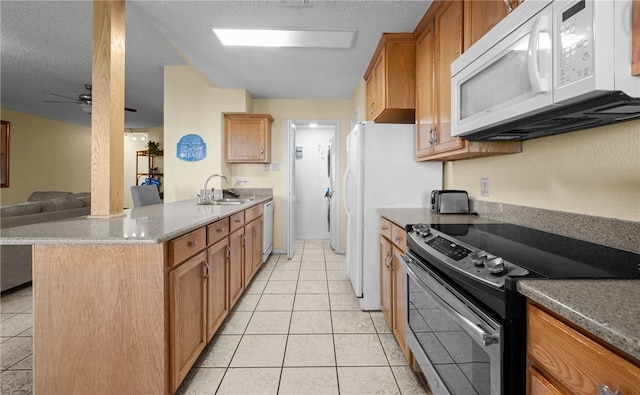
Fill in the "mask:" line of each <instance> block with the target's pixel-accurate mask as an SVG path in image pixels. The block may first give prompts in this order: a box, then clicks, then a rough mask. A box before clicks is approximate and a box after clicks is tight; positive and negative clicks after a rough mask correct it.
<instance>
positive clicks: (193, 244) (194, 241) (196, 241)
mask: <svg viewBox="0 0 640 395" xmlns="http://www.w3.org/2000/svg"><path fill="white" fill-rule="evenodd" d="M197 245H198V240H190V241H189V242H187V246H188V247H189V248H193V247H196V246H197Z"/></svg>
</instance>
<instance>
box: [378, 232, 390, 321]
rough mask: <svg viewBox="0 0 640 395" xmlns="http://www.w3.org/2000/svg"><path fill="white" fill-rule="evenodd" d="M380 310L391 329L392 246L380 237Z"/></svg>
mask: <svg viewBox="0 0 640 395" xmlns="http://www.w3.org/2000/svg"><path fill="white" fill-rule="evenodd" d="M379 240H380V242H379V244H380V310H382V314H383V315H384V318H385V320H386V321H387V324H389V328H393V315H392V308H393V307H392V300H391V287H392V285H391V265H392V263H393V256H392V253H393V246H392V245H391V242H390V241H389V240H387V239H386V238H384V237H382V236H380V238H379Z"/></svg>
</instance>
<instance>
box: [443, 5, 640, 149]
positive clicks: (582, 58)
mask: <svg viewBox="0 0 640 395" xmlns="http://www.w3.org/2000/svg"><path fill="white" fill-rule="evenodd" d="M635 6H636V7H640V5H638V4H636V5H635ZM632 7H633V4H632V0H571V1H567V0H525V1H524V2H523V3H521V4H520V5H519V6H518V7H517V8H516V9H515V10H513V12H511V13H510V14H509V15H508V16H506V17H505V18H504V19H503V20H502V21H500V23H498V24H497V25H496V26H495V27H494V28H493V29H491V30H490V31H489V32H487V34H485V36H483V37H482V38H481V39H480V40H478V41H477V42H476V43H475V44H474V45H473V46H472V47H471V48H469V50H468V51H466V52H465V53H463V54H462V55H461V56H460V57H459V58H458V59H456V60H455V61H454V62H453V63H452V64H451V129H452V133H451V134H452V135H453V136H461V137H464V138H465V139H468V140H475V141H482V140H494V141H495V140H498V141H499V140H528V139H532V138H537V137H543V136H548V135H552V134H558V133H564V132H569V131H573V130H580V129H588V128H592V127H596V126H602V125H606V124H611V123H615V122H621V121H626V120H631V119H635V118H640V76H633V75H632V71H631V67H632V65H631V62H632V60H631V57H632V38H633V34H632V31H633V26H632ZM636 40H640V37H636Z"/></svg>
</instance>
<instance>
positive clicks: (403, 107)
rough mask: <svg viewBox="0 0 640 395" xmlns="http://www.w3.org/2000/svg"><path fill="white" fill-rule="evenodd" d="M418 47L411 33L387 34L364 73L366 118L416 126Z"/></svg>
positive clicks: (379, 121)
mask: <svg viewBox="0 0 640 395" xmlns="http://www.w3.org/2000/svg"><path fill="white" fill-rule="evenodd" d="M415 59H416V44H415V40H414V37H413V34H411V33H384V34H383V35H382V38H381V39H380V43H379V44H378V47H377V48H376V51H375V53H374V54H373V58H372V59H371V63H369V67H368V68H367V70H366V72H365V73H364V79H365V81H366V83H367V85H366V96H367V98H366V101H367V109H366V119H367V120H368V121H371V120H373V121H375V122H378V123H414V121H415V85H416V81H415V75H416V61H415Z"/></svg>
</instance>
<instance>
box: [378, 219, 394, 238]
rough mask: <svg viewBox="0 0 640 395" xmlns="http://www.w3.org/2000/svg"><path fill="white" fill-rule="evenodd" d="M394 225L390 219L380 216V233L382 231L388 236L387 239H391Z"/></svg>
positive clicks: (383, 234) (381, 233) (382, 233)
mask: <svg viewBox="0 0 640 395" xmlns="http://www.w3.org/2000/svg"><path fill="white" fill-rule="evenodd" d="M392 226H393V224H392V223H391V222H390V221H389V220H386V219H384V218H382V217H381V218H380V223H379V225H378V227H379V228H380V229H378V233H380V235H382V236H384V237H386V238H387V239H389V240H391V227H392Z"/></svg>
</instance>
